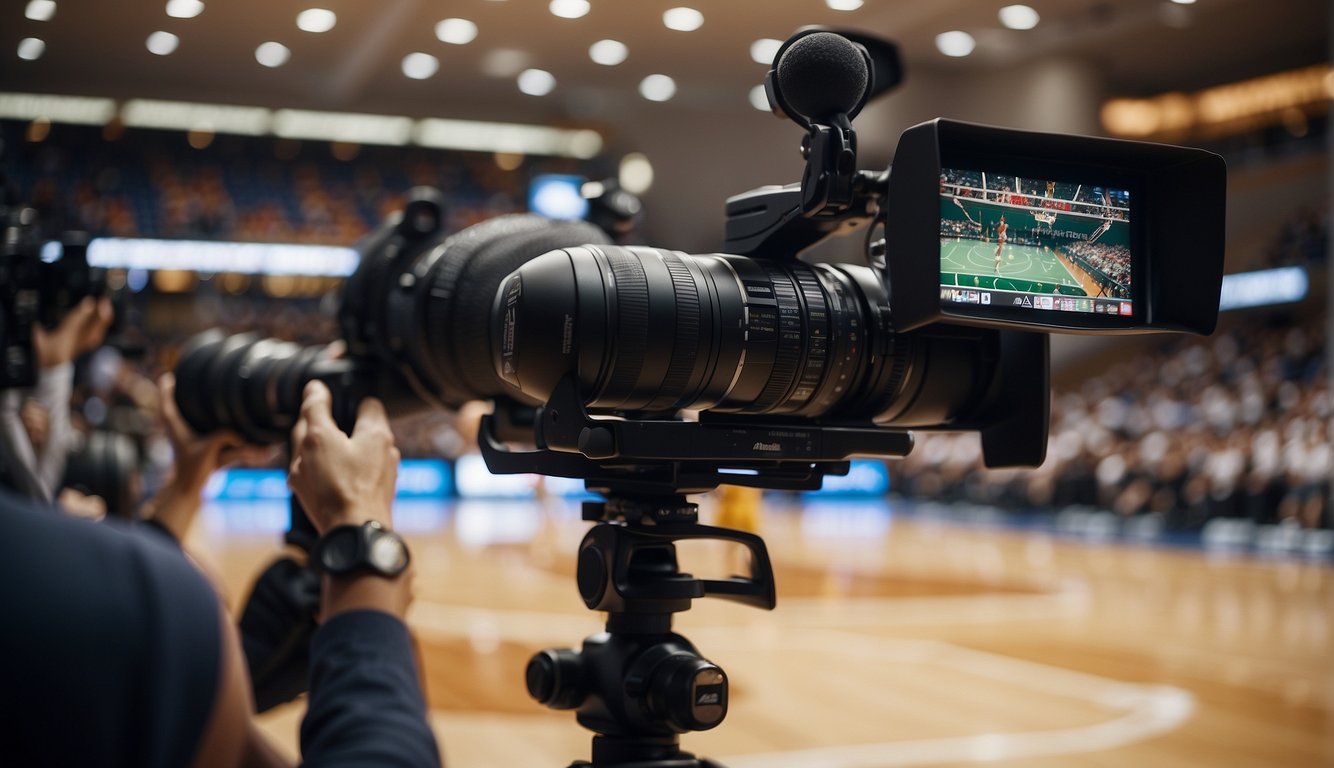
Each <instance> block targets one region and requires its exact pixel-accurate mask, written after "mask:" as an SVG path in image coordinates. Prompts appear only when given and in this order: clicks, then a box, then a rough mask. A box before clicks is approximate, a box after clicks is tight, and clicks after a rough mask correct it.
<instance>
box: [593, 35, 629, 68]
mask: <svg viewBox="0 0 1334 768" xmlns="http://www.w3.org/2000/svg"><path fill="white" fill-rule="evenodd" d="M629 55H630V49H629V48H626V47H625V43H622V42H620V41H618V40H599V41H597V42H596V43H593V44H592V45H590V46H588V58H590V59H592V60H593V62H594V63H596V64H601V65H603V66H605V67H614V66H616V65H617V64H620V63H621V62H623V61H625V59H626V57H627V56H629Z"/></svg>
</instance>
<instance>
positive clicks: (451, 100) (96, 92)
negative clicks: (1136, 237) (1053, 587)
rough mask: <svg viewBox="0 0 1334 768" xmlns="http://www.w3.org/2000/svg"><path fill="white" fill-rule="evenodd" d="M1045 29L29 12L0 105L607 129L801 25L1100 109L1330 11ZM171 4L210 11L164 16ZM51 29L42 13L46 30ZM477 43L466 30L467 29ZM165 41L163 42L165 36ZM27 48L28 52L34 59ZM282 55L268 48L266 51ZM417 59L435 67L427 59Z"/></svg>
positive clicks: (1104, 8)
mask: <svg viewBox="0 0 1334 768" xmlns="http://www.w3.org/2000/svg"><path fill="white" fill-rule="evenodd" d="M1027 1H1028V3H1029V4H1030V5H1031V6H1032V7H1033V8H1034V9H1036V10H1037V12H1038V13H1039V15H1040V17H1041V20H1040V22H1039V23H1038V25H1037V26H1036V27H1035V28H1033V29H1030V30H1026V31H1017V30H1011V29H1006V28H1005V27H1003V26H1002V25H1001V23H1000V22H999V21H998V16H997V11H998V9H999V8H1000V7H1001V6H1002V5H1004V4H1005V0H930V1H929V2H928V1H926V0H911V1H909V0H893V1H892V2H891V1H890V0H865V1H864V3H863V4H861V6H860V7H859V8H857V9H855V10H848V11H839V10H834V9H832V8H831V7H830V5H840V4H844V5H857V4H858V2H857V0H829V1H828V3H827V2H826V0H557V2H562V3H572V5H573V8H574V10H575V11H578V10H580V6H581V5H582V6H584V7H585V8H586V13H585V14H584V15H582V16H581V17H579V18H559V17H557V16H556V15H554V14H553V13H552V11H551V10H550V8H549V6H550V5H552V3H551V2H550V0H451V1H450V2H433V1H430V0H378V1H377V2H366V1H365V0H263V1H260V0H227V1H225V2H224V0H202V2H201V0H171V2H166V0H126V1H125V2H97V3H90V2H76V1H75V0H36V4H37V5H38V6H41V7H45V8H47V9H48V10H53V11H54V12H53V13H52V15H51V16H50V18H49V20H45V21H42V20H34V19H32V18H28V17H27V16H28V15H31V14H30V13H29V14H26V15H25V10H29V9H31V8H32V5H33V4H32V3H30V2H29V0H7V1H6V2H5V3H3V4H0V5H2V6H3V8H2V9H0V52H2V54H0V91H21V92H29V93H57V94H74V95H92V96H110V97H114V98H118V99H125V98H133V97H150V98H164V99H177V100H190V101H207V102H214V103H230V104H243V105H258V106H267V107H306V108H313V109H327V110H343V111H367V112H381V113H391V114H403V115H410V116H442V117H460V118H473V119H486V120H511V121H522V122H529V123H535V122H546V123H557V124H560V123H570V122H576V123H577V122H581V121H595V122H600V123H610V124H614V123H615V122H616V118H617V113H618V111H620V110H624V109H644V108H653V107H652V106H651V105H647V102H645V101H643V100H642V99H641V98H640V97H639V96H638V95H637V94H636V91H637V89H638V87H639V84H640V82H641V81H642V80H643V78H645V77H646V76H648V75H651V74H665V75H669V76H670V77H672V78H673V79H674V81H675V83H676V93H675V96H674V97H673V102H674V104H675V105H677V106H681V107H686V108H699V109H705V110H722V111H726V110H733V109H749V108H750V107H749V106H747V96H748V93H749V91H750V89H751V88H752V87H754V86H755V85H756V84H757V83H759V82H760V80H761V78H762V76H763V73H764V70H765V67H764V66H762V65H760V64H757V63H755V62H754V61H753V60H752V57H751V52H750V51H751V45H752V43H753V42H754V41H755V40H757V39H761V38H778V39H781V38H784V37H786V36H787V35H788V34H790V33H791V32H792V31H793V30H794V29H796V28H798V27H800V26H802V25H806V24H825V25H831V26H841V27H848V28H856V29H862V30H868V31H875V32H877V33H879V34H883V35H885V36H888V37H891V38H893V39H895V40H897V41H899V43H900V45H901V47H902V50H903V56H904V59H905V62H906V64H907V67H908V70H909V73H910V76H911V72H912V71H914V70H918V71H923V70H942V71H955V72H962V73H965V74H967V73H970V72H976V73H979V74H983V73H986V72H988V71H991V70H995V69H996V68H1003V67H1010V66H1017V65H1020V64H1023V63H1025V62H1028V61H1030V60H1033V59H1036V58H1041V57H1053V56H1060V57H1078V58H1083V59H1086V60H1088V61H1090V62H1092V63H1093V64H1094V65H1095V66H1096V67H1098V68H1099V69H1100V70H1101V71H1103V72H1104V73H1105V77H1106V84H1107V89H1108V93H1110V94H1114V95H1129V96H1138V95H1149V94H1155V93H1160V92H1164V91H1170V90H1178V89H1181V90H1190V89H1196V88H1203V87H1207V86H1210V85H1216V84H1219V83H1224V82H1229V81H1232V80H1237V79H1241V78H1246V77H1251V76H1256V75H1261V74H1267V73H1270V72H1275V71H1280V70H1283V69H1287V68H1292V67H1297V66H1303V65H1308V64H1315V63H1320V62H1323V61H1327V60H1328V58H1329V56H1328V48H1329V41H1328V38H1329V29H1330V23H1329V19H1328V6H1327V3H1326V2H1325V0H1279V1H1278V2H1275V1H1274V0H1197V1H1196V2H1193V3H1191V4H1179V3H1176V2H1170V1H1169V0H1115V1H1113V0H1027ZM681 5H689V6H691V7H694V8H696V9H698V10H699V11H700V12H702V14H703V24H702V25H701V26H700V27H699V28H698V29H696V30H694V31H689V32H684V31H674V30H672V29H668V28H667V27H666V26H665V25H664V20H663V12H664V11H666V10H667V9H669V8H672V7H676V6H681ZM168 6H172V7H174V10H175V11H177V15H178V16H179V15H181V13H180V12H181V11H185V12H190V11H199V12H198V13H197V15H194V16H193V17H191V18H174V17H172V16H169V15H168V12H167V10H168V8H167V7H168ZM311 7H321V8H326V9H328V10H331V11H333V12H334V13H335V14H336V23H335V24H334V26H333V27H332V28H331V29H329V30H328V31H327V32H323V33H313V32H308V31H302V30H301V29H298V26H297V23H296V19H297V15H298V14H299V13H300V12H301V11H303V10H305V9H307V8H311ZM38 15H39V16H40V15H41V14H40V13H39V14H38ZM446 18H462V19H467V20H468V21H470V22H472V23H473V24H474V25H475V28H476V36H475V38H474V39H472V40H471V41H469V42H467V43H466V44H451V43H447V42H443V41H442V40H441V39H439V38H438V37H437V31H436V30H437V24H438V23H439V22H441V21H442V20H443V19H446ZM464 30H465V34H464V35H463V36H464V37H466V36H467V35H466V30H467V27H466V25H465V26H464ZM950 30H962V31H966V32H968V33H970V34H971V35H972V36H973V38H974V39H975V41H976V49H975V50H974V51H973V53H972V54H971V55H969V56H967V57H964V58H954V59H952V58H949V57H947V56H945V55H943V54H942V53H941V52H940V51H939V50H937V47H936V43H935V40H936V36H937V35H938V34H940V33H943V32H947V31H950ZM156 32H168V33H170V34H171V35H174V36H175V38H176V45H175V46H174V49H173V50H172V51H171V52H170V53H169V54H168V55H155V54H154V53H151V52H150V51H149V50H148V48H147V47H146V42H147V41H148V39H149V37H150V36H151V35H153V33H156ZM27 38H33V39H38V40H41V41H42V45H41V46H40V49H41V50H40V55H38V56H37V57H35V58H31V60H26V59H24V58H20V57H19V56H16V55H15V52H16V51H17V50H19V48H20V47H21V45H23V44H24V43H22V42H21V41H23V40H25V39H27ZM605 39H611V40H617V41H620V42H622V43H624V44H625V45H626V47H627V49H628V50H627V56H626V58H625V61H624V62H623V63H621V64H618V65H615V66H604V65H600V64H597V63H594V62H593V61H591V60H590V57H589V53H588V51H589V47H590V45H592V44H593V43H594V42H596V41H599V40H605ZM159 42H161V39H160V40H159ZM269 42H272V43H279V44H281V45H282V46H284V47H285V48H286V50H287V52H288V54H287V58H286V61H285V63H283V64H282V65H281V66H276V67H266V66H263V65H262V64H260V63H259V62H258V61H257V56H256V51H257V48H258V47H259V46H260V45H261V44H263V43H269ZM26 45H28V46H29V47H28V49H27V52H28V53H32V52H33V51H34V50H36V49H35V48H34V47H33V46H34V45H35V44H33V43H26ZM274 52H277V55H278V58H282V56H281V53H282V52H281V50H279V49H275V48H272V47H271V48H270V53H274ZM413 53H425V54H429V55H430V56H432V57H434V58H435V60H436V62H438V69H437V70H436V71H434V72H433V73H432V74H430V76H428V77H426V78H425V79H420V80H417V79H411V78H409V77H407V76H405V74H404V69H403V62H404V59H405V57H406V56H408V55H409V54H413ZM422 62H425V66H426V69H427V70H429V69H430V61H429V60H422V61H419V62H418V63H422ZM526 69H538V70H543V71H545V72H548V73H550V74H551V75H552V76H554V79H555V84H554V88H553V89H552V90H551V91H550V92H549V93H546V94H545V95H540V96H533V95H528V94H525V93H523V92H521V91H520V89H519V87H518V85H517V82H516V77H517V75H518V73H519V72H521V71H523V70H526Z"/></svg>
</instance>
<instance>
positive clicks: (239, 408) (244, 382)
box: [176, 330, 327, 445]
mask: <svg viewBox="0 0 1334 768" xmlns="http://www.w3.org/2000/svg"><path fill="white" fill-rule="evenodd" d="M326 349H327V347H303V346H301V345H299V344H294V343H292V342H287V341H279V340H277V339H266V338H261V337H260V336H259V335H258V334H253V333H242V334H237V335H235V336H227V335H226V334H224V333H223V332H222V331H219V330H212V331H206V332H204V333H202V334H199V335H198V336H195V337H194V338H193V339H191V340H190V342H189V343H188V344H187V345H186V348H185V350H184V351H183V352H182V354H181V359H180V362H178V363H177V365H176V406H177V408H179V409H180V412H181V416H182V418H184V419H185V421H186V423H188V424H189V425H190V427H191V428H192V429H194V430H195V431H196V432H198V433H199V434H208V433H210V432H215V431H217V430H220V429H231V430H234V431H235V432H237V433H238V434H239V435H240V436H241V437H242V438H244V439H245V440H247V441H248V442H251V443H255V444H259V445H266V444H271V443H279V442H282V441H283V440H285V439H287V436H288V434H289V433H290V432H291V431H292V427H293V426H294V425H295V424H296V419H297V414H298V412H299V411H300V409H301V393H302V389H303V388H304V387H305V385H306V382H307V381H309V380H310V379H311V378H312V376H311V369H312V367H313V366H314V365H315V364H316V363H317V362H319V361H321V360H325V359H327V352H326Z"/></svg>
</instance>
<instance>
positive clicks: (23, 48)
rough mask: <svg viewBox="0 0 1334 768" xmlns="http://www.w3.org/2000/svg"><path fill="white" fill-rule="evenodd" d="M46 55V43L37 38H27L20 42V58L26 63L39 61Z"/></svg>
mask: <svg viewBox="0 0 1334 768" xmlns="http://www.w3.org/2000/svg"><path fill="white" fill-rule="evenodd" d="M43 53H46V41H45V40H42V39H41V38H37V37H25V38H23V39H22V40H20V41H19V48H18V54H19V58H20V59H23V60H24V61H37V60H38V59H40V58H42V54H43Z"/></svg>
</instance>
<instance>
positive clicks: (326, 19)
mask: <svg viewBox="0 0 1334 768" xmlns="http://www.w3.org/2000/svg"><path fill="white" fill-rule="evenodd" d="M337 23H338V14H336V13H334V12H333V11H331V10H328V9H327V8H307V9H306V10H304V11H302V12H301V13H298V14H297V15H296V26H297V28H299V29H300V30H301V31H302V32H314V33H316V34H319V33H321V32H328V31H329V30H331V29H333V28H334V25H335V24H337Z"/></svg>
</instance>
